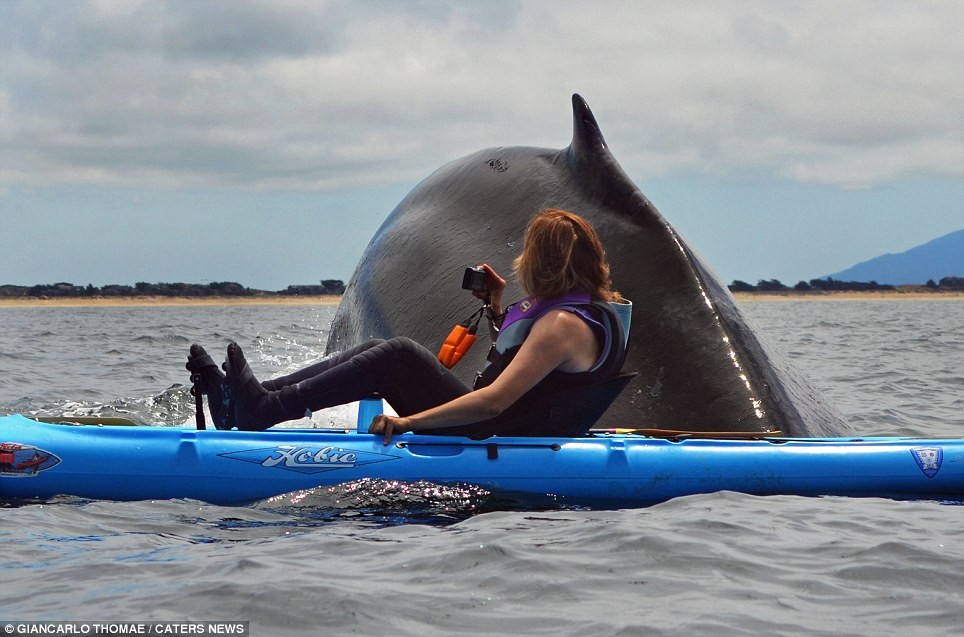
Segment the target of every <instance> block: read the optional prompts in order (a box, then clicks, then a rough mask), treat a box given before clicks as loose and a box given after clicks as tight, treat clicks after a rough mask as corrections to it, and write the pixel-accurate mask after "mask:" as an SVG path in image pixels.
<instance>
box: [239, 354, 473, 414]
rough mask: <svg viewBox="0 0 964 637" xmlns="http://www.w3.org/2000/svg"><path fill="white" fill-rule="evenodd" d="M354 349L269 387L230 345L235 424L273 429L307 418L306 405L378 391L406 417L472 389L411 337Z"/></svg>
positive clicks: (311, 406)
mask: <svg viewBox="0 0 964 637" xmlns="http://www.w3.org/2000/svg"><path fill="white" fill-rule="evenodd" d="M354 350H355V351H353V353H352V354H351V355H350V356H343V357H339V361H340V362H338V363H337V364H334V365H322V364H321V363H319V364H318V365H319V366H312V367H313V368H314V369H315V370H320V371H319V373H317V374H316V375H314V376H311V377H308V378H303V379H302V380H299V381H298V382H294V383H291V384H288V385H284V386H282V387H281V388H280V389H278V390H276V391H269V390H268V389H266V388H265V387H264V386H263V385H262V384H261V383H259V382H258V381H257V379H255V378H254V375H253V374H252V373H251V370H250V368H249V367H248V365H247V362H246V361H245V360H244V355H243V353H242V352H241V348H240V347H238V346H237V344H234V343H232V344H231V345H229V346H228V362H227V368H228V379H227V381H226V383H227V385H228V387H229V391H230V393H231V400H232V402H233V404H234V409H235V425H236V426H237V427H238V428H240V429H267V428H268V427H270V426H272V425H274V424H277V423H279V422H283V421H285V420H293V419H296V418H301V417H303V416H304V414H305V411H306V410H311V411H315V410H318V409H324V408H327V407H333V406H335V405H343V404H345V403H349V402H353V401H355V400H359V399H361V398H365V397H367V396H371V395H373V394H376V393H377V394H379V395H380V396H382V398H384V399H385V400H387V401H388V403H389V404H390V405H391V406H392V407H393V408H394V409H395V410H396V411H397V412H398V413H399V414H400V415H403V416H405V415H409V414H413V413H416V412H419V411H422V410H424V409H428V408H429V407H435V406H437V405H440V404H442V403H445V402H448V401H449V400H452V399H453V398H456V397H458V396H461V395H463V394H466V393H468V392H469V391H470V389H469V388H468V387H466V386H465V385H464V384H462V382H461V381H459V380H458V379H457V378H456V377H455V376H454V375H452V374H451V373H450V372H449V371H448V370H447V369H446V368H445V367H444V366H443V365H442V364H441V363H439V362H438V359H437V358H436V357H435V355H434V354H432V353H431V352H429V351H428V350H427V349H425V348H424V347H422V346H421V345H419V344H418V343H416V342H415V341H413V340H411V339H408V338H393V339H390V340H387V341H381V342H377V343H375V344H374V345H371V346H369V347H361V346H360V347H359V348H354ZM349 352H352V350H349ZM324 362H325V361H322V363H324ZM302 371H304V370H302ZM292 376H296V377H299V378H300V377H301V376H304V374H301V373H300V372H299V373H296V374H293V375H292Z"/></svg>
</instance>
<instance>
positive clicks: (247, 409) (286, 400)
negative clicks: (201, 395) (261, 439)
mask: <svg viewBox="0 0 964 637" xmlns="http://www.w3.org/2000/svg"><path fill="white" fill-rule="evenodd" d="M224 369H225V371H226V372H227V376H226V377H225V381H224V382H225V388H226V389H227V393H228V394H229V400H230V402H231V404H232V405H233V407H234V426H235V427H237V428H238V429H243V430H245V431H263V430H265V429H267V428H268V427H271V426H272V425H276V424H278V423H279V422H284V421H286V420H295V419H297V418H302V417H303V416H304V415H305V409H306V408H305V407H304V406H303V401H302V400H301V396H300V395H299V393H298V386H297V385H290V386H287V387H282V388H281V389H279V390H278V391H268V390H267V389H265V388H264V387H263V386H262V385H261V383H260V382H258V379H257V378H255V376H254V372H252V371H251V368H250V367H249V366H248V361H247V360H245V358H244V352H242V351H241V346H240V345H238V344H237V343H231V344H230V345H228V358H227V361H226V362H225V363H224Z"/></svg>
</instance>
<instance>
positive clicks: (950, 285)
mask: <svg viewBox="0 0 964 637" xmlns="http://www.w3.org/2000/svg"><path fill="white" fill-rule="evenodd" d="M727 287H729V288H730V292H883V291H892V290H897V289H898V288H902V287H905V286H896V285H887V284H881V283H877V282H876V281H838V280H836V279H833V278H832V277H827V278H826V279H810V281H809V282H808V281H800V282H799V283H797V284H796V285H794V286H793V287H788V286H786V285H784V284H783V283H781V282H780V281H779V280H777V279H770V280H768V281H765V280H763V279H761V280H760V281H758V282H757V284H756V285H751V284H749V283H746V282H745V281H740V280H736V281H733V283H731V284H730V285H729V286H727ZM910 287H923V288H925V289H928V290H934V291H948V290H955V291H957V290H964V277H957V276H947V277H944V278H942V279H941V280H940V281H937V282H935V281H934V280H933V279H930V280H929V281H927V283H925V284H924V285H923V286H910Z"/></svg>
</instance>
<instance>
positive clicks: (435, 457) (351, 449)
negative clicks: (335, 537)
mask: <svg viewBox="0 0 964 637" xmlns="http://www.w3.org/2000/svg"><path fill="white" fill-rule="evenodd" d="M364 478H373V479H385V480H399V481H416V480H427V481H431V482H438V483H461V484H474V485H478V486H481V487H483V488H485V489H488V490H491V491H493V492H497V493H498V492H503V493H512V494H528V495H531V496H534V497H544V496H555V497H559V498H564V499H568V500H572V501H573V502H585V503H599V504H603V503H611V504H616V505H629V506H636V505H648V504H654V503H657V502H663V501H666V500H669V499H672V498H675V497H680V496H685V495H692V494H697V493H711V492H716V491H725V490H728V491H737V492H742V493H748V494H754V495H801V496H824V495H836V496H853V497H885V498H895V499H932V500H942V501H948V502H964V439H956V438H950V439H915V438H892V437H874V438H828V439H812V438H798V439H794V438H763V439H753V440H734V439H710V438H700V439H695V438H685V437H680V438H649V437H645V436H637V435H615V434H614V435H609V434H607V435H595V436H588V437H584V438H490V439H487V440H482V441H475V440H469V439H466V438H458V437H449V436H415V435H401V436H396V437H395V438H394V439H393V440H392V443H391V444H389V445H387V446H386V445H384V444H383V442H382V438H381V437H379V436H373V435H369V434H366V433H358V432H356V431H354V430H351V431H344V432H342V431H328V430H308V429H272V430H268V431H263V432H243V431H217V430H203V431H198V430H196V429H187V428H171V427H145V426H98V425H69V424H50V423H42V422H37V421H34V420H31V419H29V418H25V417H23V416H16V415H14V416H4V417H0V499H4V500H21V499H47V498H50V497H53V496H56V495H73V496H78V497H82V498H88V499H104V500H155V499H172V498H190V499H196V500H201V501H204V502H210V503H213V504H243V503H248V502H252V501H257V500H261V499H264V498H268V497H271V496H275V495H279V494H283V493H288V492H291V491H298V490H302V489H308V488H313V487H320V486H321V487H323V486H332V485H336V484H341V483H346V482H352V481H355V480H360V479H364Z"/></svg>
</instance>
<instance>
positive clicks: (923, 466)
mask: <svg viewBox="0 0 964 637" xmlns="http://www.w3.org/2000/svg"><path fill="white" fill-rule="evenodd" d="M910 452H911V453H912V454H914V460H916V461H917V466H918V467H920V470H921V471H923V472H924V475H925V476H927V477H928V478H933V477H934V476H936V475H937V472H938V471H940V469H941V462H942V461H943V460H944V450H943V449H941V448H940V447H921V448H918V449H911V450H910Z"/></svg>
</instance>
